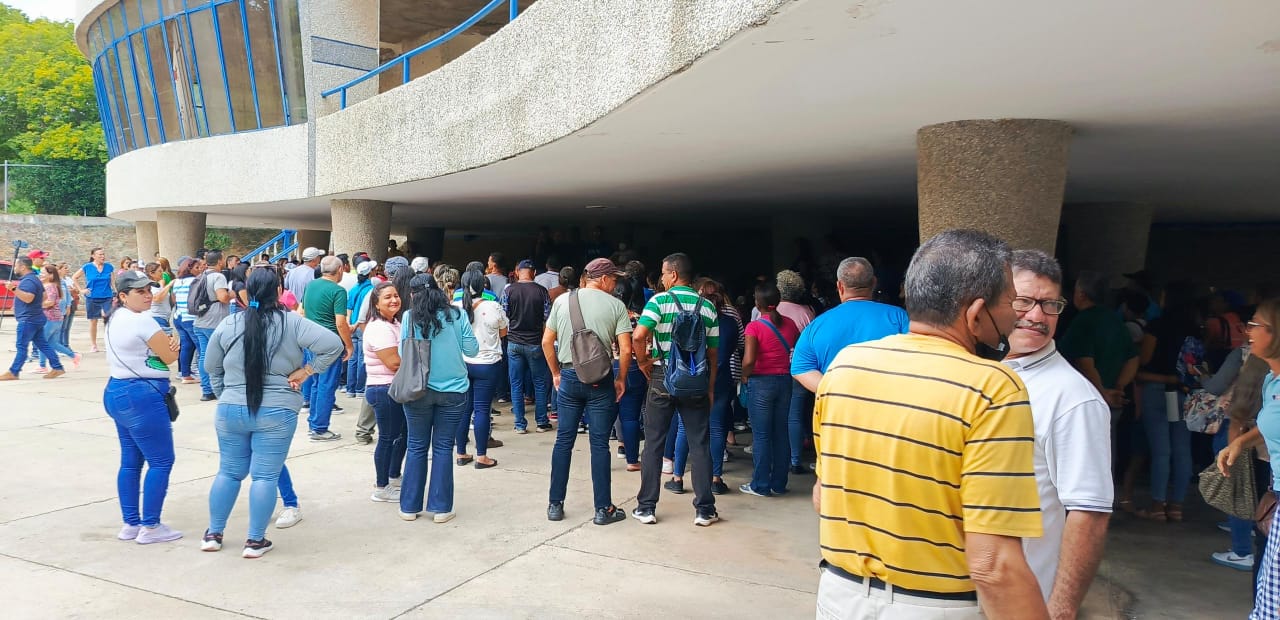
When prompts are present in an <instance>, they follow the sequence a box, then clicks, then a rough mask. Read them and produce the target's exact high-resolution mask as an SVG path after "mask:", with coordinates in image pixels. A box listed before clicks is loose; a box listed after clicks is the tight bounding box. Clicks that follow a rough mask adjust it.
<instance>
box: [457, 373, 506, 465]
mask: <svg viewBox="0 0 1280 620" xmlns="http://www.w3.org/2000/svg"><path fill="white" fill-rule="evenodd" d="M500 370H502V368H501V366H500V365H499V364H497V363H494V364H467V376H468V377H470V378H471V389H470V390H469V391H468V392H467V405H468V407H469V408H470V410H471V416H470V417H471V418H472V422H473V423H474V424H475V431H476V455H477V456H485V451H486V450H487V449H488V448H489V429H490V420H489V414H490V413H492V412H493V391H494V390H495V389H497V387H498V374H499V371H500ZM467 426H469V425H468V424H466V422H465V420H464V422H463V423H462V424H460V425H458V430H457V437H455V440H456V441H457V444H458V454H466V453H467V430H468V429H467Z"/></svg>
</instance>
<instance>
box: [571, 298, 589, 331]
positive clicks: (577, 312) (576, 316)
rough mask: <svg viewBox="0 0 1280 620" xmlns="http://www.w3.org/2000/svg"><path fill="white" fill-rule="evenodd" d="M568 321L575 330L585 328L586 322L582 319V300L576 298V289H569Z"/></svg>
mask: <svg viewBox="0 0 1280 620" xmlns="http://www.w3.org/2000/svg"><path fill="white" fill-rule="evenodd" d="M569 322H570V323H571V324H572V325H573V331H575V332H580V331H582V330H584V329H586V328H587V322H586V321H584V320H583V319H582V302H581V301H579V300H578V290H577V289H574V290H572V291H569Z"/></svg>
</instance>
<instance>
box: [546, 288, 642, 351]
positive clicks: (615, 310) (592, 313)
mask: <svg viewBox="0 0 1280 620" xmlns="http://www.w3.org/2000/svg"><path fill="white" fill-rule="evenodd" d="M578 300H579V302H581V304H582V323H583V324H584V325H585V326H586V328H587V329H589V330H591V331H593V332H595V333H596V335H597V336H599V337H600V341H601V342H603V343H604V346H605V348H606V349H611V348H613V341H614V337H615V336H617V335H619V334H629V333H631V318H630V317H628V316H627V307H626V306H624V305H622V301H620V300H619V299H618V298H617V297H614V296H613V295H610V294H608V293H605V292H604V291H599V290H596V289H593V288H580V289H578ZM547 328H548V329H550V330H552V331H554V332H555V333H556V359H558V360H560V363H561V364H569V363H572V362H573V354H572V349H571V348H570V345H569V340H570V339H571V338H572V337H573V320H572V319H571V318H570V317H569V293H565V294H564V295H561V296H559V297H557V298H556V301H555V303H554V304H552V305H551V314H549V315H548V316H547Z"/></svg>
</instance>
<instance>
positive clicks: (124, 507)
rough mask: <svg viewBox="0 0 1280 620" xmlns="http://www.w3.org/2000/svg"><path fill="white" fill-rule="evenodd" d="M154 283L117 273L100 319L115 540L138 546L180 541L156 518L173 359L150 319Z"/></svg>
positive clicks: (169, 343) (166, 453) (163, 483)
mask: <svg viewBox="0 0 1280 620" xmlns="http://www.w3.org/2000/svg"><path fill="white" fill-rule="evenodd" d="M155 286H156V285H155V283H154V282H151V281H150V280H148V279H147V278H145V277H143V276H140V275H138V274H136V273H132V272H128V273H124V274H122V276H121V277H120V278H119V279H118V280H117V282H116V291H117V293H116V304H117V308H116V309H115V310H114V311H113V312H109V313H108V314H107V316H106V317H105V319H106V329H105V332H106V334H105V335H106V345H107V368H108V369H109V371H110V375H111V379H110V380H109V381H107V389H106V391H105V392H104V393H103V395H102V402H103V405H104V406H105V407H106V409H107V414H108V415H110V416H111V419H112V420H115V423H116V433H117V434H118V435H119V437H120V471H119V473H118V474H117V476H116V492H117V494H118V496H119V499H120V512H121V514H122V515H123V517H124V527H123V528H121V529H120V533H119V534H118V535H117V538H119V539H120V540H134V541H137V542H138V543H139V544H144V545H145V544H150V543H158V542H168V541H171V540H177V539H179V538H182V532H179V531H177V530H174V529H172V528H170V527H169V526H167V525H165V524H164V523H162V522H161V521H160V511H161V509H163V508H164V498H165V495H166V494H167V493H168V490H169V473H170V472H171V471H172V470H173V459H174V451H173V424H172V422H171V421H170V420H169V409H168V407H166V406H165V402H164V397H165V395H166V394H168V393H169V369H168V368H167V364H171V363H173V362H174V360H176V359H177V358H178V343H177V342H176V341H174V340H173V339H171V338H169V337H168V336H165V335H164V332H161V331H160V327H159V326H158V325H156V323H155V321H153V320H151V313H150V312H149V310H150V309H151V291H152V288H153V287H155ZM144 463H145V464H146V466H147V476H146V480H145V481H143V480H142V465H143V464H144ZM139 494H141V496H142V510H141V513H139V510H138V496H139Z"/></svg>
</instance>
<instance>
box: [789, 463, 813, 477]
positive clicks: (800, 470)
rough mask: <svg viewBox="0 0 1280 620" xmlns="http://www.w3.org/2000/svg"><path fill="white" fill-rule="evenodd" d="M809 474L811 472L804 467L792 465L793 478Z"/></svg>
mask: <svg viewBox="0 0 1280 620" xmlns="http://www.w3.org/2000/svg"><path fill="white" fill-rule="evenodd" d="M808 473H809V470H808V469H807V468H806V467H805V466H804V465H792V466H791V475H792V476H803V475H805V474H808Z"/></svg>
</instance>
